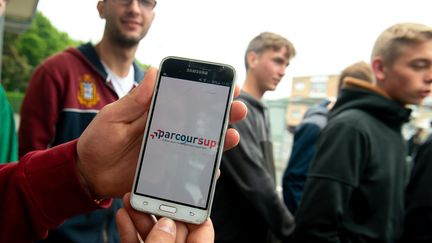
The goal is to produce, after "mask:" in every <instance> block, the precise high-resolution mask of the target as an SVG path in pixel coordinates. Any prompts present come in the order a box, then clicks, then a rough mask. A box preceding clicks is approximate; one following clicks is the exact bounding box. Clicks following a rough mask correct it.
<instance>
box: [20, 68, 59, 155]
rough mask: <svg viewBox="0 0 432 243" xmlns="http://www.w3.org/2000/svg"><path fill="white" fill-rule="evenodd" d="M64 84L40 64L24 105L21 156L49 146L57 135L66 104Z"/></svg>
mask: <svg viewBox="0 0 432 243" xmlns="http://www.w3.org/2000/svg"><path fill="white" fill-rule="evenodd" d="M62 93H63V91H62V87H61V84H60V82H58V81H57V80H55V78H54V77H53V75H52V74H51V73H50V72H49V71H48V70H47V69H46V67H45V65H44V64H42V65H41V66H39V67H38V68H37V69H36V70H35V72H34V74H33V75H32V78H31V79H30V81H29V86H28V87H27V91H26V94H25V97H24V100H23V103H22V106H21V112H20V113H21V117H20V125H19V131H18V141H19V146H18V149H19V156H20V157H22V156H24V155H25V154H26V153H28V152H30V151H33V150H40V149H46V148H48V147H49V145H50V143H51V142H52V141H53V139H54V136H55V128H56V123H57V121H58V119H59V113H60V110H59V109H60V108H61V105H62V102H61V97H62Z"/></svg>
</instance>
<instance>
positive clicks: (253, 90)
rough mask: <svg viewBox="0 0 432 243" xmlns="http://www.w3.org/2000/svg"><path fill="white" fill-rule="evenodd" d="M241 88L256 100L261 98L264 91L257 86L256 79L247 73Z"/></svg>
mask: <svg viewBox="0 0 432 243" xmlns="http://www.w3.org/2000/svg"><path fill="white" fill-rule="evenodd" d="M242 90H243V91H245V92H246V93H248V94H250V95H251V96H252V97H254V98H255V99H257V100H261V98H262V97H263V95H264V92H265V91H263V90H261V89H260V88H259V86H258V82H257V80H256V79H255V78H253V77H251V76H249V75H247V76H246V80H245V82H244V84H243V87H242Z"/></svg>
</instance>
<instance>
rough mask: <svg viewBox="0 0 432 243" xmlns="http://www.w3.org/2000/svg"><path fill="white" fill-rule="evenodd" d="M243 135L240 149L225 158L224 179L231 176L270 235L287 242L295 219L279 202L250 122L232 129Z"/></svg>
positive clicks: (239, 124)
mask: <svg viewBox="0 0 432 243" xmlns="http://www.w3.org/2000/svg"><path fill="white" fill-rule="evenodd" d="M233 127H234V128H235V129H237V131H238V132H239V133H240V135H241V141H240V143H239V145H238V146H237V147H235V148H234V149H231V150H229V151H227V152H226V153H225V154H224V161H223V163H221V171H222V176H224V175H225V174H228V176H230V177H231V178H233V180H234V181H235V182H236V183H235V186H237V187H238V189H239V191H240V192H241V193H242V194H243V195H244V196H245V197H246V198H247V199H248V201H249V202H250V203H251V204H252V205H253V207H254V208H255V209H256V212H257V213H259V214H260V215H261V217H262V218H263V219H264V220H265V222H264V223H265V224H266V225H268V226H269V228H270V229H271V231H272V232H273V233H274V234H275V235H276V236H278V237H279V238H281V239H282V240H286V239H288V238H289V237H290V235H291V233H292V231H293V228H294V218H293V217H292V215H291V213H290V212H289V211H288V209H287V208H286V207H285V205H284V204H283V202H282V200H281V199H280V198H279V196H278V194H277V192H276V188H275V183H274V180H273V177H272V176H271V175H270V174H269V173H268V172H267V171H266V170H265V168H264V167H263V164H264V162H263V160H264V155H263V154H262V153H260V152H259V151H262V149H261V147H260V144H259V143H258V141H259V140H258V139H257V138H256V137H255V136H254V135H255V132H254V131H253V130H252V127H254V126H253V124H251V120H250V118H246V120H244V121H242V122H238V123H236V124H235V125H234V126H233Z"/></svg>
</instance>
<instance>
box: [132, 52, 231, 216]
mask: <svg viewBox="0 0 432 243" xmlns="http://www.w3.org/2000/svg"><path fill="white" fill-rule="evenodd" d="M234 80H235V70H234V68H232V67H231V66H229V65H226V64H220V63H214V62H207V61H199V60H193V59H187V58H180V57H167V58H165V59H164V60H162V63H161V65H160V68H159V75H158V77H157V81H156V84H155V89H154V94H153V99H152V103H151V107H150V111H149V115H148V119H147V124H146V129H145V132H144V138H143V142H142V147H141V152H140V156H139V159H138V165H137V171H136V174H135V180H134V185H133V188H132V196H131V204H132V207H133V208H135V209H136V210H139V211H144V212H148V213H151V214H155V215H159V216H165V217H169V218H172V219H175V220H180V221H184V222H188V223H194V224H201V223H203V222H204V221H205V220H206V219H207V218H208V217H209V215H210V209H211V205H212V200H213V193H214V189H215V183H216V174H217V170H218V168H219V163H220V160H221V157H222V152H223V144H224V138H225V132H226V129H227V126H228V117H229V112H230V107H231V102H232V98H233V92H234V82H235V81H234Z"/></svg>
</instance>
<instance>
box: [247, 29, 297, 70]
mask: <svg viewBox="0 0 432 243" xmlns="http://www.w3.org/2000/svg"><path fill="white" fill-rule="evenodd" d="M283 47H285V48H286V49H287V54H286V56H285V57H286V58H287V59H291V58H293V57H294V56H295V55H296V50H295V48H294V45H293V44H292V43H291V42H290V41H289V40H287V39H286V38H285V37H283V36H281V35H278V34H275V33H272V32H262V33H261V34H259V35H258V36H256V37H255V38H253V39H252V40H251V41H250V42H249V45H248V47H247V49H246V53H245V66H246V70H248V69H249V65H248V63H247V54H248V53H249V52H255V53H257V54H261V53H263V52H264V51H266V50H268V49H272V50H274V51H279V50H280V49H282V48H283Z"/></svg>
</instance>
